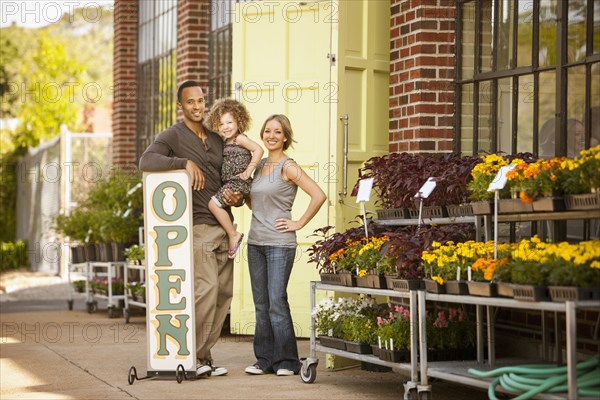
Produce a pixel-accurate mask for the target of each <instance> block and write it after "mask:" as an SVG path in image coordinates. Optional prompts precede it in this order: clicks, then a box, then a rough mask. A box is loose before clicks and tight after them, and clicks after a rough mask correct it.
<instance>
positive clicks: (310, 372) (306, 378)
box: [300, 364, 317, 383]
mask: <svg viewBox="0 0 600 400" xmlns="http://www.w3.org/2000/svg"><path fill="white" fill-rule="evenodd" d="M300 378H302V382H304V383H313V382H314V381H315V379H317V364H311V365H309V366H307V367H306V368H304V366H303V367H302V369H301V370H300Z"/></svg>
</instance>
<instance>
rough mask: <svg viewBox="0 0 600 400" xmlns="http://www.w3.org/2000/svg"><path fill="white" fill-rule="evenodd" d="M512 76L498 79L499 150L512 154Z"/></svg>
mask: <svg viewBox="0 0 600 400" xmlns="http://www.w3.org/2000/svg"><path fill="white" fill-rule="evenodd" d="M512 113H513V107H512V78H504V79H499V80H498V114H497V115H498V122H497V123H498V128H497V129H498V151H503V152H505V153H507V154H511V153H512V152H513V151H512V148H511V144H512V140H511V138H512V134H511V132H512Z"/></svg>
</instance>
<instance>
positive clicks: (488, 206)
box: [471, 201, 494, 215]
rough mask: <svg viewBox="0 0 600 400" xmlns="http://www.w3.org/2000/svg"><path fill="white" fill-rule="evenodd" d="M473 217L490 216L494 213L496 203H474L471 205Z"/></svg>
mask: <svg viewBox="0 0 600 400" xmlns="http://www.w3.org/2000/svg"><path fill="white" fill-rule="evenodd" d="M471 208H472V209H473V215H490V214H493V213H494V202H492V201H474V202H472V203H471Z"/></svg>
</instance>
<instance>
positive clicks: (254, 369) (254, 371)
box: [244, 364, 265, 375]
mask: <svg viewBox="0 0 600 400" xmlns="http://www.w3.org/2000/svg"><path fill="white" fill-rule="evenodd" d="M244 372H245V373H247V374H250V375H264V373H265V371H263V370H262V369H261V368H260V367H259V366H258V365H257V364H254V365H251V366H249V367H246V369H245V370H244Z"/></svg>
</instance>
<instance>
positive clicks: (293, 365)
mask: <svg viewBox="0 0 600 400" xmlns="http://www.w3.org/2000/svg"><path fill="white" fill-rule="evenodd" d="M295 255H296V249H295V248H291V247H278V246H257V245H253V244H249V245H248V266H249V270H250V282H251V283H252V297H253V299H254V307H255V311H256V326H255V331H254V355H255V356H256V364H258V365H259V366H260V368H261V369H262V370H263V371H265V372H273V371H277V370H278V369H281V368H285V369H289V370H291V371H294V372H297V371H299V370H300V367H301V364H300V360H299V358H298V346H297V344H296V336H295V334H294V324H293V322H292V316H291V314H290V306H289V304H288V299H287V285H288V281H289V279H290V274H291V273H292V267H293V266H294V257H295Z"/></svg>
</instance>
